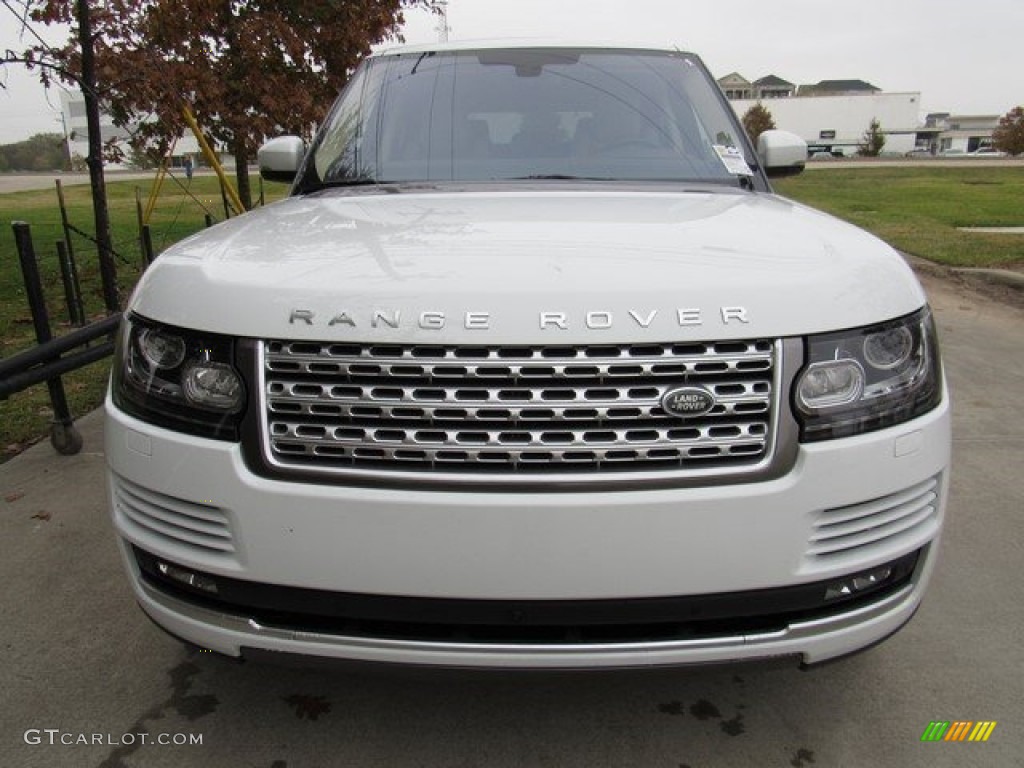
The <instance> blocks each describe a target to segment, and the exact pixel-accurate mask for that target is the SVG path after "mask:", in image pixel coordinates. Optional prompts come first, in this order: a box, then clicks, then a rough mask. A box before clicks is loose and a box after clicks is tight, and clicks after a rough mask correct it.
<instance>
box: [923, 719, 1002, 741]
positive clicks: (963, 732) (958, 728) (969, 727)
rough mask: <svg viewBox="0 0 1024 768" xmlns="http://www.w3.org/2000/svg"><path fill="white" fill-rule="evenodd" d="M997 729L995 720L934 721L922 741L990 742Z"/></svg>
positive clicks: (926, 729) (925, 731) (926, 730)
mask: <svg viewBox="0 0 1024 768" xmlns="http://www.w3.org/2000/svg"><path fill="white" fill-rule="evenodd" d="M995 729H996V721H995V720H979V721H978V722H974V721H973V720H954V721H953V722H950V721H949V720H932V721H931V722H930V723H928V727H927V728H925V729H924V733H922V734H921V741H988V737H989V736H991V735H992V731H994V730H995Z"/></svg>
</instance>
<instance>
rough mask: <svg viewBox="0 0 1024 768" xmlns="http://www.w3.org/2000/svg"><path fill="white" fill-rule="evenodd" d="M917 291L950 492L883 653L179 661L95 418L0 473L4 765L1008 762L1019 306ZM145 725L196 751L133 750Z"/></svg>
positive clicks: (197, 657)
mask: <svg viewBox="0 0 1024 768" xmlns="http://www.w3.org/2000/svg"><path fill="white" fill-rule="evenodd" d="M923 279H924V282H925V285H926V288H927V290H928V292H929V296H930V299H931V302H932V305H933V307H934V309H935V312H936V316H937V318H938V323H939V329H940V334H941V339H942V343H943V349H944V354H945V362H946V368H947V372H948V376H949V381H950V386H951V388H952V390H953V394H954V420H955V423H954V436H955V438H954V469H953V476H952V497H951V501H950V508H949V512H948V519H947V528H946V533H945V538H944V541H943V545H942V546H943V552H942V559H941V561H940V563H939V567H938V571H937V573H936V577H935V579H934V580H933V583H932V586H931V591H930V593H929V595H928V597H927V598H926V600H925V603H924V605H923V607H922V609H921V611H920V612H919V614H918V616H917V617H916V618H915V619H914V620H913V621H912V622H911V623H910V624H909V625H908V626H907V627H906V628H905V629H904V630H902V631H901V632H900V633H898V634H897V635H896V636H894V637H893V638H891V639H890V640H888V641H887V642H885V643H883V644H882V645H881V646H879V647H878V648H876V649H874V650H872V651H869V652H867V653H865V654H861V655H859V656H856V657H854V658H851V659H847V660H845V661H842V662H839V663H836V664H832V665H828V666H825V667H822V668H818V669H814V670H811V671H808V672H801V671H799V670H797V669H795V668H793V667H791V666H784V667H771V666H743V667H735V668H734V667H716V668H702V669H690V670H678V671H659V672H646V673H640V672H631V673H614V674H610V673H606V674H600V675H581V674H577V675H554V674H523V675H507V674H475V675H463V674H455V673H442V672H413V671H393V670H377V669H359V670H355V671H353V670H348V669H344V668H337V667H326V668H324V667H320V666H316V665H312V666H308V667H300V668H290V667H274V666H267V665H261V664H253V663H248V664H237V663H233V662H230V661H227V660H223V659H220V658H216V657H212V656H207V655H204V654H201V653H189V652H188V651H186V650H185V649H184V648H182V647H181V646H180V645H179V644H178V643H176V642H175V641H173V640H171V639H169V638H167V637H166V636H165V635H163V634H162V633H161V632H159V631H158V630H157V629H156V628H154V627H153V626H152V625H150V623H149V622H148V621H147V620H146V619H145V618H144V617H143V615H142V614H141V612H140V611H139V610H138V609H137V608H136V607H135V605H134V603H133V601H132V597H131V595H130V593H129V590H128V587H127V584H126V582H125V580H124V578H123V577H122V574H121V564H120V562H119V560H118V555H117V551H116V548H115V546H114V539H113V533H112V530H111V527H110V524H109V521H108V519H107V511H106V500H105V490H104V481H103V455H102V439H101V438H102V421H101V417H100V414H99V413H98V412H97V413H92V414H89V415H88V416H86V417H85V418H83V419H81V420H80V421H79V427H80V429H81V431H82V434H83V437H84V439H85V447H84V449H83V452H82V453H81V454H79V455H77V456H74V457H59V456H57V455H56V454H55V453H54V452H53V451H52V449H51V448H50V447H49V445H48V444H47V443H45V442H44V443H41V444H39V445H37V446H35V447H33V448H31V449H30V450H28V451H26V452H25V453H24V454H22V455H21V456H19V457H17V458H15V459H13V460H11V461H9V462H7V463H6V464H4V465H0V583H2V584H3V585H4V588H3V592H2V594H0V647H2V648H3V662H4V663H3V664H2V665H0V691H3V696H2V697H0V765H3V766H25V767H26V768H30V767H32V766H46V767H47V768H50V767H52V766H58V767H60V766H103V767H104V768H123V767H125V766H146V768H150V767H153V768H161V767H162V766H174V768H180V766H191V765H202V766H210V767H211V768H215V767H216V766H231V768H235V767H236V766H242V767H247V766H251V767H253V768H296V767H298V766H340V765H352V766H360V767H362V766H378V765H379V766H388V767H389V768H392V767H393V766H405V765H422V766H433V765H444V766H488V767H489V768H490V767H492V766H494V767H502V766H547V765H550V766H558V767H559V768H562V767H563V766H581V767H582V766H666V768H677V767H678V766H688V767H689V768H701V767H703V766H783V767H784V766H791V765H792V766H808V767H810V766H853V767H855V768H856V767H857V766H879V765H899V766H904V767H908V766H922V767H923V766H928V768H931V767H932V766H957V768H961V766H965V765H970V766H1019V765H1021V764H1022V763H1021V757H1020V756H1021V755H1022V754H1024V705H1022V699H1021V691H1022V690H1024V672H1022V670H1024V647H1022V645H1021V643H1020V637H1021V636H1022V634H1024V601H1021V600H1020V599H1019V598H1018V593H1017V589H1018V588H1019V583H1020V566H1021V563H1022V562H1024V548H1022V540H1024V536H1022V528H1021V510H1022V509H1024V473H1022V472H1021V467H1022V463H1021V456H1022V455H1024V453H1022V448H1024V409H1021V408H1020V396H1021V393H1022V392H1024V334H1022V333H1021V329H1022V327H1024V325H1022V322H1024V311H1022V310H1021V309H1020V308H1019V307H1018V306H1010V305H1005V304H1001V303H999V302H993V301H991V300H990V299H989V298H987V297H986V296H985V295H983V294H979V293H977V292H975V291H974V290H973V289H972V288H971V286H970V285H968V284H965V283H963V282H961V281H959V280H956V281H953V280H947V279H939V278H936V277H934V276H932V275H930V274H928V273H925V274H924V275H923ZM932 720H975V721H976V720H994V721H997V723H998V725H997V727H996V728H995V730H994V731H993V734H992V736H991V738H990V740H989V742H987V743H985V744H948V743H936V744H923V743H921V741H920V737H921V734H922V732H923V731H924V729H925V728H926V726H927V725H928V723H929V722H930V721H932ZM143 733H145V734H146V737H147V738H148V739H157V738H159V737H160V736H161V735H162V736H164V737H166V740H168V741H171V742H173V741H174V740H175V739H180V738H184V739H185V740H186V742H187V741H188V740H190V739H192V740H194V739H195V737H199V738H201V739H202V744H201V745H196V744H188V743H185V744H180V745H175V744H173V743H171V744H167V745H162V744H157V743H150V744H141V743H140V741H141V737H140V736H139V734H143ZM83 738H84V739H85V743H81V741H82V739H83ZM54 739H55V741H54V743H50V741H52V740H54ZM62 740H70V741H72V742H73V743H72V744H69V745H64V744H62V743H61V741H62ZM74 742H78V743H74Z"/></svg>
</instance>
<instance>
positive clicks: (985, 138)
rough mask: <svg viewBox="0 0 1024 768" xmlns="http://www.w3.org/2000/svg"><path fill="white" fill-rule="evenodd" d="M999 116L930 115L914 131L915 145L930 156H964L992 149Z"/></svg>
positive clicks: (938, 113) (935, 113) (937, 113)
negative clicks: (920, 126)
mask: <svg viewBox="0 0 1024 768" xmlns="http://www.w3.org/2000/svg"><path fill="white" fill-rule="evenodd" d="M999 118H1000V116H999V115H951V114H949V113H948V112H934V113H932V114H930V115H928V117H927V118H925V123H924V128H922V129H921V130H919V131H918V145H919V146H922V147H927V148H928V149H929V150H930V151H931V152H932V153H933V154H934V153H947V154H960V153H963V154H967V153H970V152H977V151H978V150H979V149H984V148H986V147H991V146H992V132H993V131H994V130H995V129H996V126H998V125H999Z"/></svg>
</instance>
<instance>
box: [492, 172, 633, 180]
mask: <svg viewBox="0 0 1024 768" xmlns="http://www.w3.org/2000/svg"><path fill="white" fill-rule="evenodd" d="M537 180H540V181H614V179H610V178H608V177H607V176H570V175H569V174H567V173H537V174H534V175H532V176H512V177H510V178H509V179H507V181H537Z"/></svg>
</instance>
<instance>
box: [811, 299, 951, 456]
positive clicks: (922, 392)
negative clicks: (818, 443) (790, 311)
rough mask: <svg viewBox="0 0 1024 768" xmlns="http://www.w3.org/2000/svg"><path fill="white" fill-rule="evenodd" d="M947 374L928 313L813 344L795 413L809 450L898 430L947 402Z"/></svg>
mask: <svg viewBox="0 0 1024 768" xmlns="http://www.w3.org/2000/svg"><path fill="white" fill-rule="evenodd" d="M941 371H942V368H941V366H940V364H939V349H938V346H937V344H936V341H935V327H934V325H933V324H932V316H931V312H930V311H929V310H928V308H927V307H925V308H924V309H922V310H921V311H920V312H915V313H914V314H913V315H910V316H909V317H904V318H901V319H899V320H893V321H891V322H888V323H883V324H881V325H875V326H870V327H868V328H858V329H855V330H852V331H842V332H839V333H829V334H822V335H820V336H812V337H810V338H809V339H808V340H807V366H806V367H805V368H804V370H803V371H802V372H801V373H800V375H799V376H798V377H797V380H796V387H795V390H794V395H793V399H794V405H795V410H796V414H797V418H798V419H799V421H800V426H801V431H800V438H801V440H803V441H804V442H811V441H814V440H828V439H830V438H835V437H846V436H848V435H857V434H860V433H862V432H870V431H872V430H875V429H882V428H884V427H891V426H893V425H895V424H899V423H901V422H904V421H908V420H909V419H913V418H915V417H917V416H920V415H921V414H922V413H925V412H927V411H930V410H931V409H932V408H934V407H935V406H937V405H938V404H939V401H940V399H941V398H942V381H941V377H942V373H941Z"/></svg>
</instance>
